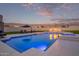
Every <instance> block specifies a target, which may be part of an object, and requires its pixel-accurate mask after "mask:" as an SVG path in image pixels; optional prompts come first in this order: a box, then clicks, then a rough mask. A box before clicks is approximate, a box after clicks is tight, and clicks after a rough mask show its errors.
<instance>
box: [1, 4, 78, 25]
mask: <svg viewBox="0 0 79 59" xmlns="http://www.w3.org/2000/svg"><path fill="white" fill-rule="evenodd" d="M0 14H1V15H3V17H4V18H3V19H4V22H7V23H23V24H24V23H25V24H50V23H57V22H59V21H60V19H65V20H66V19H79V4H59V3H57V4H56V3H48V4H45V3H43V4H42V3H38V4H35V3H29V4H27V3H24V4H23V3H21V4H18V3H17V4H0Z"/></svg>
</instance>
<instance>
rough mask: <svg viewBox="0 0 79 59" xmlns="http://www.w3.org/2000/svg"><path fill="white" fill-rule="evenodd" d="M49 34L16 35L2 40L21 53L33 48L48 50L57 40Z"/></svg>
mask: <svg viewBox="0 0 79 59" xmlns="http://www.w3.org/2000/svg"><path fill="white" fill-rule="evenodd" d="M49 35H50V33H43V34H37V35H24V36H16V37H11V38H9V39H6V40H2V42H4V43H6V44H7V45H9V46H10V47H12V48H14V49H15V50H17V51H19V52H21V53H22V52H24V51H27V50H29V49H31V48H36V49H38V50H42V51H46V50H47V49H48V48H49V47H50V46H51V45H52V44H53V43H54V42H55V41H56V40H55V39H52V40H50V38H49Z"/></svg>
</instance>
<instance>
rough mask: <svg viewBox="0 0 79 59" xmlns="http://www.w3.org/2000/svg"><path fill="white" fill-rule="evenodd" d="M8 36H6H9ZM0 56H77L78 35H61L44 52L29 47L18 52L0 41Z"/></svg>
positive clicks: (78, 50)
mask: <svg viewBox="0 0 79 59" xmlns="http://www.w3.org/2000/svg"><path fill="white" fill-rule="evenodd" d="M19 35H26V34H19ZM10 36H11V35H10ZM10 36H7V37H8V38H9V37H10ZM12 36H15V35H12ZM5 38H6V37H5ZM74 39H75V40H74ZM0 56H79V36H77V37H64V36H62V37H60V39H58V40H57V41H56V42H55V43H54V44H53V45H52V46H50V47H49V49H48V50H47V51H45V52H44V51H40V50H37V49H34V48H31V49H29V50H28V51H25V52H23V53H19V52H18V51H16V50H14V49H13V48H11V47H9V46H8V45H7V44H5V43H3V42H1V41H0Z"/></svg>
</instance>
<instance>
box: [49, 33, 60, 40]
mask: <svg viewBox="0 0 79 59" xmlns="http://www.w3.org/2000/svg"><path fill="white" fill-rule="evenodd" d="M60 36H61V34H50V35H49V39H50V40H52V39H58V38H59V37H60Z"/></svg>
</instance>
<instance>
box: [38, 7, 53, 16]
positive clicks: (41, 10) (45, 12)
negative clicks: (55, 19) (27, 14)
mask: <svg viewBox="0 0 79 59" xmlns="http://www.w3.org/2000/svg"><path fill="white" fill-rule="evenodd" d="M37 14H38V15H41V16H52V11H51V10H50V9H48V8H39V10H38V11H37Z"/></svg>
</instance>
